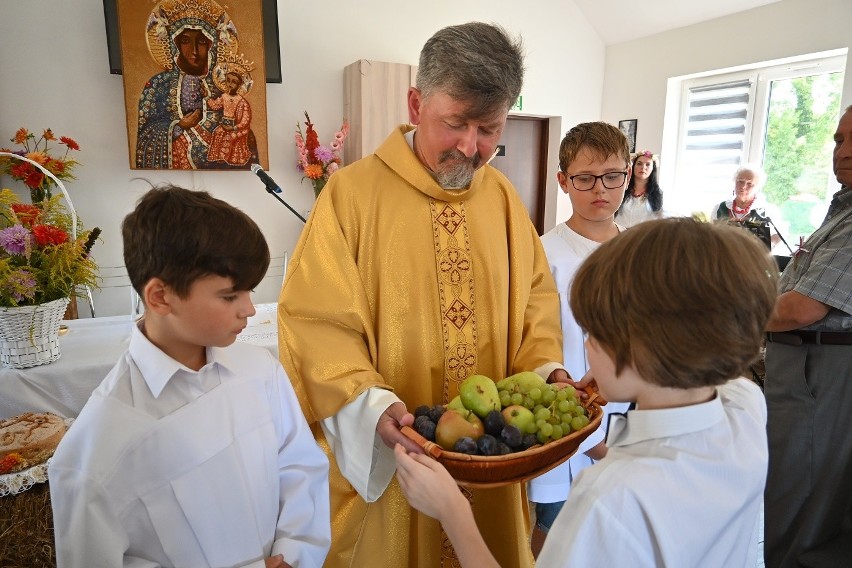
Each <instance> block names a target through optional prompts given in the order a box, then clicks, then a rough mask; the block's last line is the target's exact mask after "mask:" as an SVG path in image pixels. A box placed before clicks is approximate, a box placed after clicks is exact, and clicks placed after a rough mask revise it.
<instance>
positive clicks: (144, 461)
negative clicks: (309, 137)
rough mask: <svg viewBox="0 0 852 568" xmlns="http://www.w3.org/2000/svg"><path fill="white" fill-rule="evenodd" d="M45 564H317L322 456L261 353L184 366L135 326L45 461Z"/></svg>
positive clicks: (241, 347) (242, 347)
mask: <svg viewBox="0 0 852 568" xmlns="http://www.w3.org/2000/svg"><path fill="white" fill-rule="evenodd" d="M49 478H50V490H51V500H52V504H53V512H54V524H55V534H56V552H57V563H58V566H59V567H60V568H64V567H70V568H84V567H85V568H92V567H95V566H98V567H100V566H103V567H107V566H133V567H157V566H186V567H192V568H202V567H206V566H252V567H262V566H264V558H267V557H269V556H273V555H276V554H283V555H284V560H285V561H286V562H288V563H289V564H291V565H292V566H294V567H301V568H305V567H318V566H321V565H322V563H323V561H324V559H325V556H326V554H327V552H328V548H329V545H330V542H331V529H330V524H329V501H328V461H327V459H326V457H325V455H324V454H323V453H322V451H321V450H320V449H319V447H318V446H317V444H316V442H315V440H314V438H313V436H312V434H311V432H310V429H309V428H308V425H307V423H306V421H305V418H304V416H303V415H302V412H301V409H300V407H299V404H298V401H297V399H296V396H295V393H294V392H293V388H292V386H291V385H290V381H289V379H288V378H287V376H286V375H285V373H284V370H283V369H282V368H281V365H280V363H279V362H278V361H277V360H276V359H275V358H274V357H272V355H271V354H270V353H269V351H267V350H266V349H263V348H260V347H255V346H252V345H246V344H242V343H235V344H234V345H232V346H230V347H227V348H224V349H220V348H208V349H207V364H206V365H205V366H204V367H202V368H201V369H200V370H199V371H197V372H196V371H193V370H191V369H189V368H187V367H185V366H183V365H181V364H180V363H178V362H177V361H175V360H174V359H171V358H170V357H168V356H167V355H166V354H164V353H163V352H162V351H160V350H159V349H158V348H157V347H156V346H154V345H153V344H152V343H151V342H150V341H148V339H147V338H146V337H145V336H144V335H143V334H142V332H141V331H139V329H138V328H134V330H133V333H132V336H131V339H130V347H129V349H128V351H127V352H126V353H125V354H124V356H123V357H122V358H121V360H119V362H118V363H117V364H116V366H115V367H114V368H113V370H112V371H111V372H110V374H109V375H108V376H107V377H106V379H105V380H104V381H103V382H102V383H101V385H100V386H99V387H98V388H97V389H96V390H95V391H94V393H93V394H92V397H91V398H90V399H89V401H88V402H87V403H86V405H85V407H84V408H83V410H82V412H81V413H80V416H79V417H78V418H77V420H76V422H74V424H73V425H72V426H71V428H70V429H69V431H68V433H67V434H66V436H65V438H64V439H63V440H62V442H61V443H60V445H59V448H58V449H57V452H56V455H55V456H54V458H53V460H52V462H51V465H50V468H49Z"/></svg>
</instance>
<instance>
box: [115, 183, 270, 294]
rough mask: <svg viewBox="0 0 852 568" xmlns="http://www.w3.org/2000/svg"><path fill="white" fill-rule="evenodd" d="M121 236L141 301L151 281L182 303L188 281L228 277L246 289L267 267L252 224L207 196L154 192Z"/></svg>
mask: <svg viewBox="0 0 852 568" xmlns="http://www.w3.org/2000/svg"><path fill="white" fill-rule="evenodd" d="M121 232H122V236H123V238H124V264H125V266H126V267H127V274H128V276H129V277H130V283H131V284H132V285H133V288H134V289H135V290H136V292H137V293H138V294H139V295H140V296H142V289H143V288H144V287H145V284H146V283H147V282H148V281H149V280H150V279H151V278H160V279H161V280H162V281H163V282H165V283H166V284H167V285H168V286H170V287H171V288H172V289H173V290H174V291H175V293H177V294H178V296H180V297H182V298H185V297H186V296H188V295H189V289H190V287H191V286H192V283H193V282H195V281H196V280H198V279H199V278H202V277H204V276H212V275H216V276H224V277H230V278H231V279H233V281H234V289H235V290H251V289H253V288H254V287H255V286H257V285H258V284H259V283H260V281H261V280H262V279H263V277H264V275H265V274H266V269H267V268H268V267H269V247H268V246H267V244H266V239H264V237H263V233H261V231H260V228H259V227H258V226H257V224H256V223H255V222H254V221H252V220H251V218H249V216H248V215H246V214H245V213H243V212H242V211H240V210H239V209H237V208H236V207H234V206H232V205H230V204H228V203H226V202H224V201H222V200H220V199H216V198H215V197H213V196H212V195H210V194H209V193H207V192H206V191H190V190H188V189H184V188H182V187H177V186H174V185H162V186H157V187H154V188H152V189H151V190H150V191H148V192H147V193H146V194H145V195H143V196H142V197H141V198H140V199H139V202H138V203H137V204H136V208H135V209H134V210H133V212H132V213H130V214H129V215H127V217H125V218H124V221H123V222H122V223H121Z"/></svg>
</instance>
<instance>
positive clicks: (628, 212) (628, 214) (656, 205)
mask: <svg viewBox="0 0 852 568" xmlns="http://www.w3.org/2000/svg"><path fill="white" fill-rule="evenodd" d="M664 216H665V214H664V213H663V190H662V189H660V184H659V183H657V156H655V155H654V154H652V153H651V151H650V150H645V151H643V152H639V153H638V154H636V155H635V156H634V157H633V177H631V178H630V184H629V185H628V186H627V191H625V192H624V200H623V201H622V202H621V207H620V208H619V209H618V211H617V212H616V214H615V218H616V220H617V221H618V224H619V225H621V226H622V227H632V226H633V225H636V224H638V223H641V222H643V221H650V220H651V219H662V218H663V217H664Z"/></svg>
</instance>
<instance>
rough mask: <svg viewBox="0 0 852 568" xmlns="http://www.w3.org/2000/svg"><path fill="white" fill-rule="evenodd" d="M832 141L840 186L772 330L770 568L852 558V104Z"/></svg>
mask: <svg viewBox="0 0 852 568" xmlns="http://www.w3.org/2000/svg"><path fill="white" fill-rule="evenodd" d="M834 141H835V146H834V173H835V175H836V176H837V181H838V182H840V183H841V184H842V186H843V187H842V188H841V190H840V191H838V192H837V193H836V194H835V195H834V198H833V199H832V201H831V206H830V207H829V210H828V214H827V215H826V218H825V220H824V221H823V223H822V225H821V226H820V228H819V229H817V230H816V231H814V233H813V234H812V235H811V236H810V238H808V240H807V241H806V242H805V243H804V244H803V245H801V247H800V249H799V250H798V251H797V252H796V253H795V254H794V257H793V260H792V262H791V263H790V265H789V266H788V267H787V269H786V270H785V271H784V274H783V275H782V276H781V280H780V282H779V292H780V295H779V297H778V301H777V303H776V305H775V310H774V312H773V314H772V317H771V319H770V320H769V323H768V325H767V330H768V331H769V333H767V348H766V402H767V407H768V424H767V431H768V437H769V474H768V477H767V481H766V493H765V503H766V515H765V518H766V527H765V537H766V538H765V543H764V547H765V557H766V566H767V567H768V568H776V567H783V568H786V567H798V566H813V567H818V566H841V565H844V564H845V563H848V562H849V558H850V556H852V435H850V430H852V106H850V107H848V108H847V109H846V111H845V112H844V113H843V116H842V117H841V118H840V123H839V124H838V127H837V132H836V133H835V135H834Z"/></svg>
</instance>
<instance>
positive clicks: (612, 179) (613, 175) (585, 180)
mask: <svg viewBox="0 0 852 568" xmlns="http://www.w3.org/2000/svg"><path fill="white" fill-rule="evenodd" d="M568 179H570V180H571V185H573V186H574V189H576V190H577V191H589V190H590V189H592V188H593V187H595V183H597V181H598V180H601V183H602V184H603V186H604V187H605V188H607V189H618V188H619V187H621V186H622V185H624V180H626V179H627V172H608V173H605V174H602V175H599V176H594V175H592V174H577V175H575V176H568Z"/></svg>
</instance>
